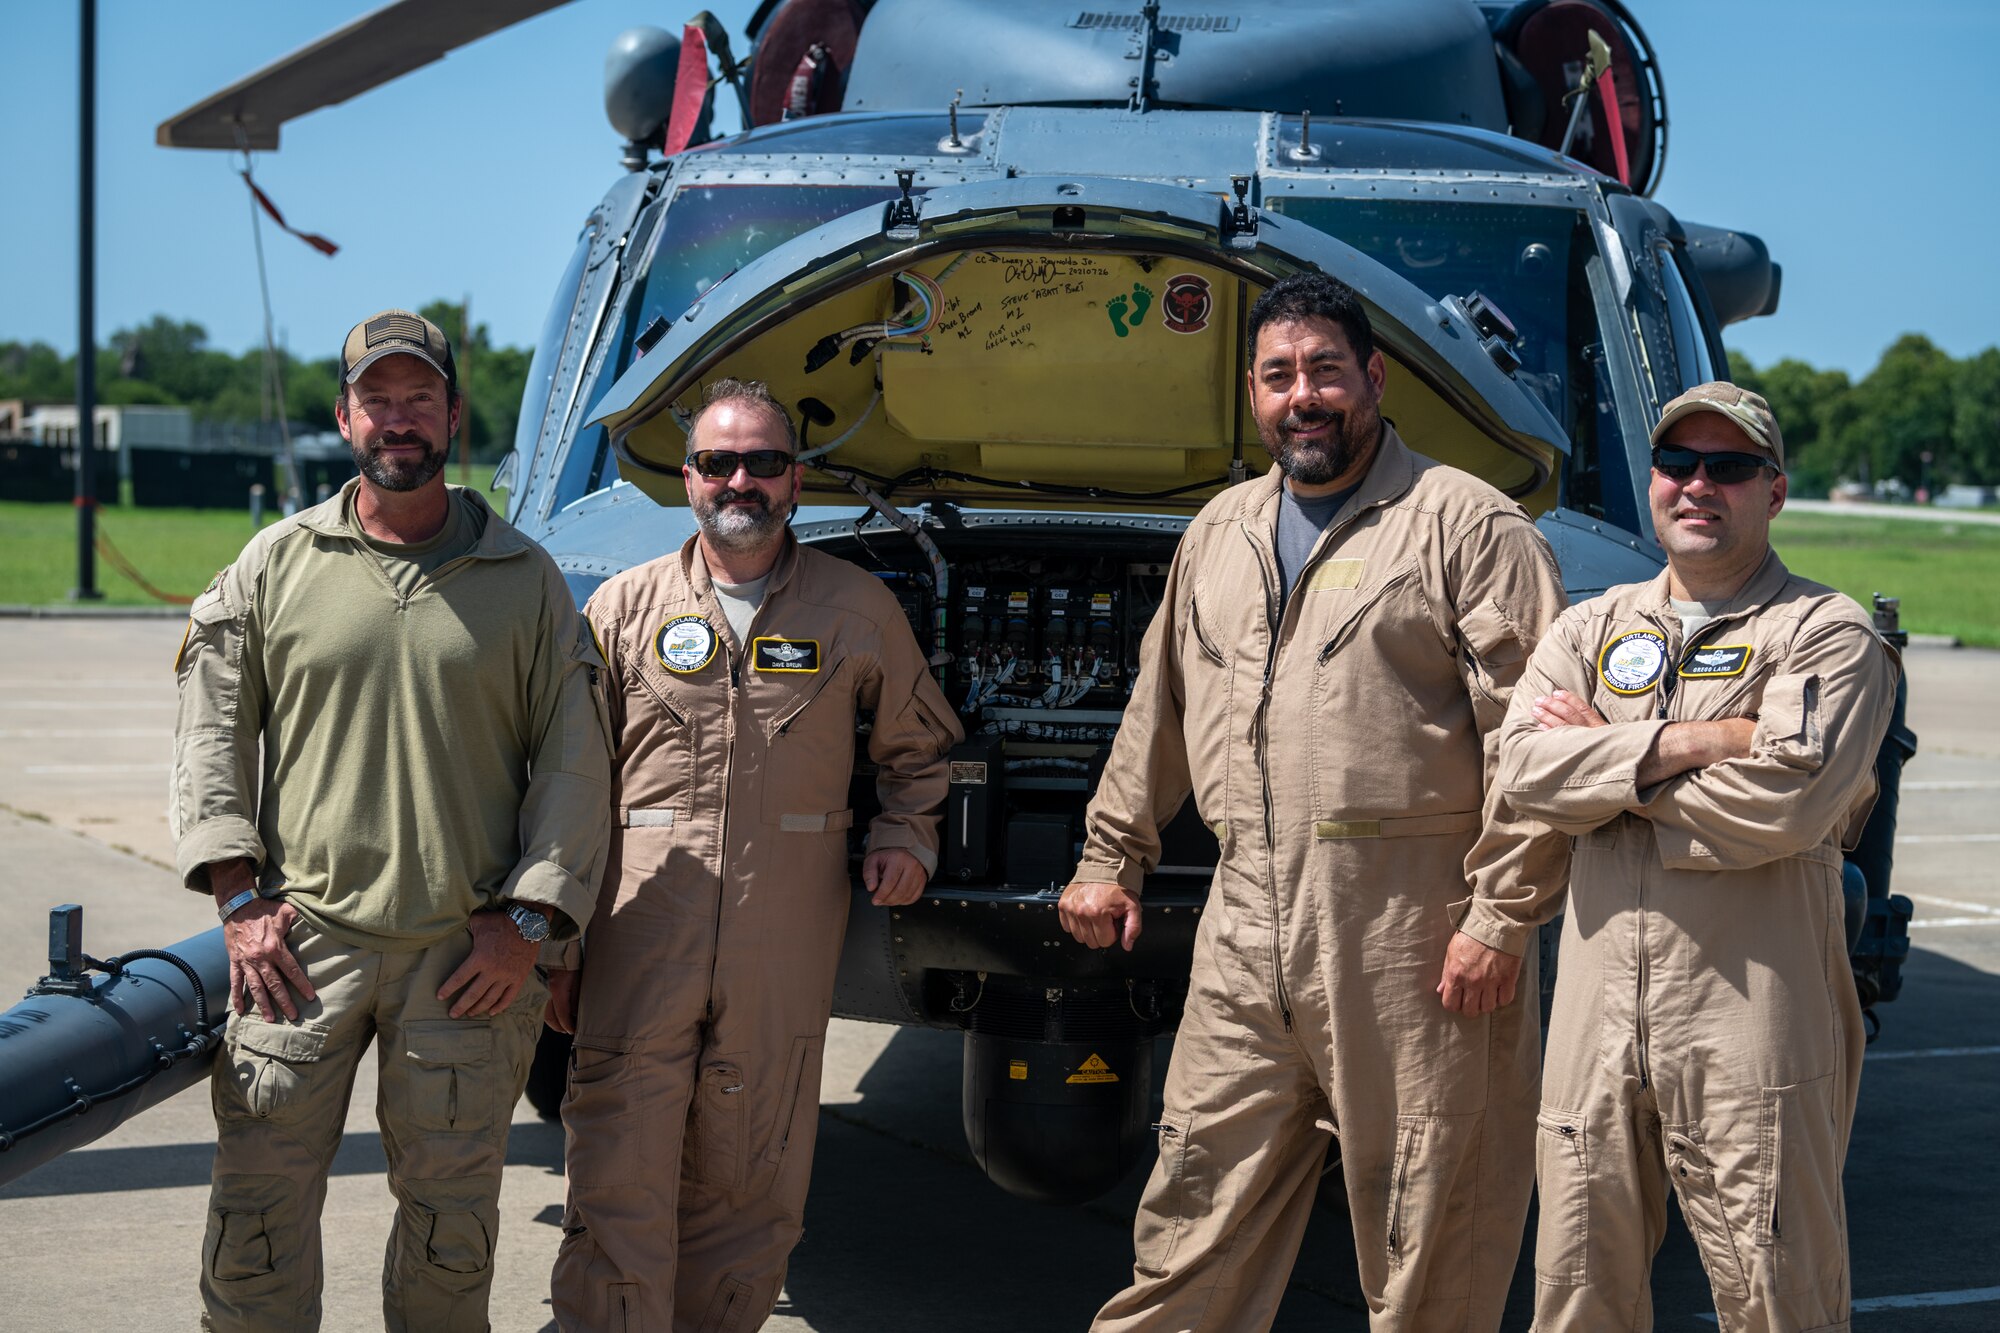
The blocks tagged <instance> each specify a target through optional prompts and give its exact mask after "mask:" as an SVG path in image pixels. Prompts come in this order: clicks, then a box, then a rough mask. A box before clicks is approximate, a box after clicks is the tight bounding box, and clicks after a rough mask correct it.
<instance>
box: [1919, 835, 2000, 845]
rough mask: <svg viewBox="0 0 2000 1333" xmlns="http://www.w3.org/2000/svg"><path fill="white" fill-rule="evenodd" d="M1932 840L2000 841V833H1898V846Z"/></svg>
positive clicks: (1930, 841)
mask: <svg viewBox="0 0 2000 1333" xmlns="http://www.w3.org/2000/svg"><path fill="white" fill-rule="evenodd" d="M1932 842H2000V833H1898V834H1897V835H1896V845H1897V846H1898V847H1914V846H1917V845H1919V844H1922V843H1932Z"/></svg>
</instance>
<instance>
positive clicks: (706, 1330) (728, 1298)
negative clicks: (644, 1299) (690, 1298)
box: [633, 1277, 761, 1333]
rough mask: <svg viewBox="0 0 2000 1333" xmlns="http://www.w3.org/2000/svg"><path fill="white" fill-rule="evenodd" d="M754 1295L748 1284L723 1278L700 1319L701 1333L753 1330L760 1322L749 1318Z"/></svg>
mask: <svg viewBox="0 0 2000 1333" xmlns="http://www.w3.org/2000/svg"><path fill="white" fill-rule="evenodd" d="M756 1294H757V1293H756V1292H755V1291H754V1290H752V1288H751V1286H750V1284H749V1283H748V1282H743V1281H739V1280H738V1279H736V1278H733V1277H732V1278H724V1279H723V1282H722V1286H721V1287H720V1288H719V1289H718V1290H717V1291H716V1293H715V1298H714V1299H713V1300H711V1301H709V1303H708V1314H707V1315H705V1316H704V1317H703V1318H702V1321H701V1328H702V1330H703V1333H737V1331H738V1330H739V1329H749V1328H755V1327H756V1326H757V1324H758V1323H759V1322H761V1320H753V1319H752V1318H751V1317H750V1300H751V1298H752V1297H753V1296H755V1295H756ZM633 1327H635V1328H636V1327H637V1325H636V1324H635V1325H634V1326H633Z"/></svg>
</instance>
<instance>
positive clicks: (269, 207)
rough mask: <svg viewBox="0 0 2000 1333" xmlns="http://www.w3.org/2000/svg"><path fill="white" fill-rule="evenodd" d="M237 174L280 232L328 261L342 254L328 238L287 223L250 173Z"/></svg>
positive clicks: (240, 172)
mask: <svg viewBox="0 0 2000 1333" xmlns="http://www.w3.org/2000/svg"><path fill="white" fill-rule="evenodd" d="M236 174H237V175H239V176H241V177H242V178H243V183H244V184H245V185H247V186H249V187H250V193H251V194H254V195H256V196H257V202H258V203H259V204H260V205H262V206H263V209H264V211H265V212H266V213H268V214H270V215H271V221H273V222H275V223H277V224H278V230H280V231H285V232H290V233H291V234H292V235H294V236H296V237H298V238H299V239H300V240H302V241H304V242H305V243H306V244H307V245H310V246H311V247H312V248H313V249H315V250H317V251H319V252H320V253H321V254H323V255H325V256H326V257H327V258H328V259H331V258H333V257H334V256H335V255H336V254H338V253H340V247H339V246H337V245H335V244H334V243H333V242H332V241H329V240H328V239H326V237H324V236H321V235H318V234H317V233H315V232H310V231H300V230H299V229H298V228H297V227H294V226H293V225H292V224H291V223H289V222H287V221H285V215H284V214H283V213H280V212H279V211H278V206H277V205H276V204H274V203H272V202H271V196H270V195H268V194H265V193H264V192H263V191H262V190H261V189H259V188H258V187H257V182H256V181H253V180H251V179H250V173H249V172H247V171H239V172H237V173H236Z"/></svg>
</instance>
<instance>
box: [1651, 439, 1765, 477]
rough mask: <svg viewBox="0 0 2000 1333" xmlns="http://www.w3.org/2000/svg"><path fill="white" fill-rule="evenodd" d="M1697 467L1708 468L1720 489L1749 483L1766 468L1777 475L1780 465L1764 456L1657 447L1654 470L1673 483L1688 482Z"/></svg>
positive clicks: (1655, 449) (1709, 473) (1667, 445)
mask: <svg viewBox="0 0 2000 1333" xmlns="http://www.w3.org/2000/svg"><path fill="white" fill-rule="evenodd" d="M1696 468H1705V469H1707V471H1708V479H1709V480H1710V481H1712V482H1714V483H1715V484H1716V485H1718V486H1734V485H1735V484H1736V483H1737V482H1739V481H1748V480H1750V478H1752V477H1754V476H1756V475H1757V474H1758V473H1759V472H1762V471H1763V470H1764V469H1765V468H1769V469H1771V471H1773V472H1776V471H1777V470H1778V465H1777V464H1776V463H1773V462H1772V461H1771V460H1770V459H1768V458H1766V457H1764V456H1763V455H1762V454H1739V453H1733V452H1731V453H1716V454H1704V453H1698V452H1696V451H1695V450H1693V449H1682V448H1678V447H1676V446H1674V445H1671V444H1661V445H1655V446H1654V447H1653V471H1655V472H1657V473H1659V474H1660V475H1661V476H1663V477H1665V478H1667V479H1668V480H1670V481H1686V480H1687V479H1688V478H1689V477H1692V476H1693V475H1694V472H1695V469H1696Z"/></svg>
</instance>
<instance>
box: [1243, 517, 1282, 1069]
mask: <svg viewBox="0 0 2000 1333" xmlns="http://www.w3.org/2000/svg"><path fill="white" fill-rule="evenodd" d="M1281 484H1282V483H1281ZM1242 528H1243V537H1244V540H1245V541H1248V542H1249V543H1250V550H1251V552H1252V553H1253V554H1254V555H1255V557H1256V560H1257V577H1258V580H1259V581H1260V582H1261V583H1262V584H1263V587H1264V625H1265V630H1266V632H1267V634H1268V635H1269V637H1268V639H1267V640H1266V642H1265V645H1264V683H1263V688H1262V689H1261V690H1259V691H1258V694H1257V776H1258V780H1259V784H1260V785H1261V787H1262V788H1263V797H1264V888H1265V891H1266V892H1267V893H1268V894H1269V895H1270V899H1271V989H1272V993H1273V994H1274V995H1276V996H1277V1000H1278V1016H1279V1017H1280V1018H1282V1019H1283V1020H1284V1023H1285V1031H1287V1032H1290V1031H1291V1030H1292V1003H1291V1000H1290V998H1289V997H1288V996H1287V995H1286V994H1285V953H1284V932H1283V929H1282V927H1283V920H1284V912H1283V909H1282V907H1281V906H1280V905H1279V902H1278V874H1277V870H1278V850H1277V839H1278V820H1277V813H1276V811H1275V810H1274V809H1273V807H1272V802H1271V744H1270V740H1271V733H1270V717H1271V678H1272V676H1273V675H1274V674H1275V673H1276V671H1277V666H1278V630H1279V628H1280V625H1281V623H1282V620H1283V615H1282V612H1281V610H1280V608H1279V605H1278V601H1277V596H1276V593H1275V592H1274V590H1273V587H1272V581H1271V564H1270V562H1268V561H1266V560H1265V559H1264V551H1263V548H1262V547H1260V546H1258V545H1257V539H1256V538H1255V537H1253V536H1252V535H1251V533H1250V525H1249V524H1248V523H1244V524H1243V525H1242Z"/></svg>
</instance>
